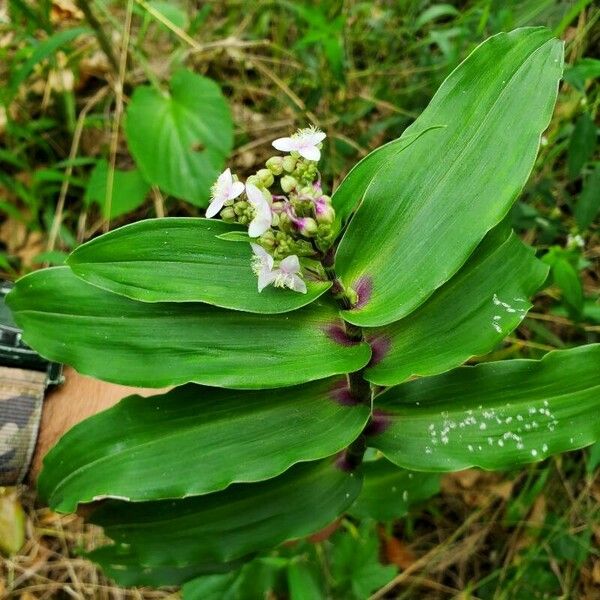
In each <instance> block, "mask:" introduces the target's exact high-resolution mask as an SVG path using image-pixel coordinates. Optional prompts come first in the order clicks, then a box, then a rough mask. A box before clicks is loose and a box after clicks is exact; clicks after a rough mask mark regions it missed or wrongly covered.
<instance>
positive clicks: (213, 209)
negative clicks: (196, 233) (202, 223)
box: [205, 196, 225, 219]
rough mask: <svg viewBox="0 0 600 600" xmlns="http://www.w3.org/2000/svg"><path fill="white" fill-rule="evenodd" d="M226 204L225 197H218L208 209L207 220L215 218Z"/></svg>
mask: <svg viewBox="0 0 600 600" xmlns="http://www.w3.org/2000/svg"><path fill="white" fill-rule="evenodd" d="M224 202H225V198H223V196H217V197H216V198H215V199H214V200H213V201H212V202H211V203H210V204H209V205H208V208H207V209H206V215H205V216H206V218H207V219H211V218H212V217H214V216H215V215H216V214H217V213H218V212H219V211H220V210H221V209H222V208H223V203H224Z"/></svg>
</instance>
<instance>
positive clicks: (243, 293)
mask: <svg viewBox="0 0 600 600" xmlns="http://www.w3.org/2000/svg"><path fill="white" fill-rule="evenodd" d="M237 231H240V229H239V228H238V227H236V226H233V225H228V224H226V223H223V222H222V221H217V220H211V219H192V218H180V219H172V218H169V219H149V220H147V221H139V222H137V223H133V224H132V225H127V226H125V227H121V228H119V229H115V230H114V231H111V232H109V233H107V234H105V235H103V236H100V237H98V238H96V239H94V240H91V241H90V242H88V243H87V244H83V245H82V246H79V248H77V249H76V250H75V251H74V252H73V253H72V254H71V256H70V257H69V259H68V264H69V265H70V267H71V268H72V269H73V272H74V273H75V274H76V275H79V276H80V277H82V278H83V279H85V280H86V281H89V282H90V283H93V284H94V285H97V286H99V287H101V288H104V289H106V290H109V291H111V292H115V293H117V294H122V295H124V296H127V297H129V298H133V299H134V300H141V301H143V302H206V303H208V304H214V305H216V306H221V307H223V308H232V309H235V310H243V311H249V312H257V313H279V312H286V311H289V310H295V309H296V308H300V307H301V306H304V305H306V304H309V303H310V302H312V301H313V300H315V299H316V298H317V297H319V296H320V295H321V294H323V292H325V291H326V290H327V289H329V287H330V286H331V284H330V283H328V282H324V281H321V282H318V281H307V282H306V283H307V288H308V292H307V293H306V294H299V293H297V292H292V291H290V290H286V289H281V288H275V287H272V286H270V287H267V288H265V289H264V290H263V291H262V292H260V293H259V292H258V289H257V279H256V275H254V273H253V272H252V264H251V261H252V250H251V248H250V244H248V243H247V242H246V243H244V242H232V241H227V240H224V239H221V238H219V237H217V236H221V235H224V234H228V233H231V232H237Z"/></svg>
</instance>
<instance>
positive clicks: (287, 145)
mask: <svg viewBox="0 0 600 600" xmlns="http://www.w3.org/2000/svg"><path fill="white" fill-rule="evenodd" d="M326 137H327V136H326V135H325V134H324V133H323V132H322V131H320V130H319V129H317V128H316V127H309V128H308V129H299V130H298V131H297V132H296V133H294V135H292V136H291V137H285V138H278V139H276V140H275V141H274V142H273V147H274V148H276V149H277V150H281V151H282V152H293V151H296V152H298V154H300V156H302V157H304V158H306V160H314V161H317V160H319V159H320V158H321V151H320V150H319V148H318V147H317V146H318V144H320V143H321V142H322V141H323V140H324V139H325V138H326Z"/></svg>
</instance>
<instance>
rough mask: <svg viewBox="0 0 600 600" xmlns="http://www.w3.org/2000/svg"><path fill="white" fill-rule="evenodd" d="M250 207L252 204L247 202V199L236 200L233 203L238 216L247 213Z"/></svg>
mask: <svg viewBox="0 0 600 600" xmlns="http://www.w3.org/2000/svg"><path fill="white" fill-rule="evenodd" d="M249 208H250V204H248V202H246V201H245V200H241V201H240V202H236V203H235V204H234V205H233V210H234V212H235V214H236V215H238V216H241V215H243V214H245V213H246V212H248V209H249Z"/></svg>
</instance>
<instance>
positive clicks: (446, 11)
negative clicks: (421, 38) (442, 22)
mask: <svg viewBox="0 0 600 600" xmlns="http://www.w3.org/2000/svg"><path fill="white" fill-rule="evenodd" d="M459 14H460V13H459V12H458V10H457V9H456V7H455V6H452V5H451V4H434V5H433V6H430V7H429V8H427V9H425V10H424V11H423V12H422V13H421V14H420V15H419V16H418V17H417V18H416V20H415V24H414V28H415V29H417V30H418V29H421V27H423V25H426V24H427V23H430V22H431V21H435V20H436V19H439V18H441V17H455V16H457V15H459Z"/></svg>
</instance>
